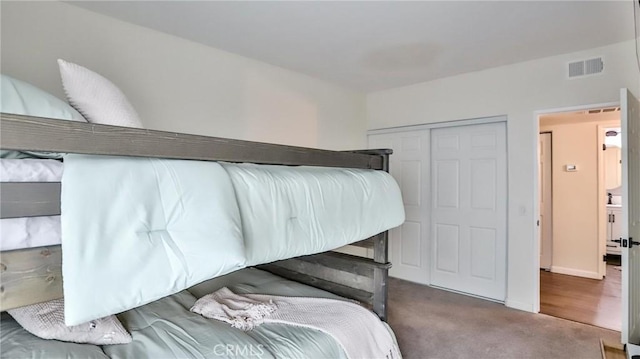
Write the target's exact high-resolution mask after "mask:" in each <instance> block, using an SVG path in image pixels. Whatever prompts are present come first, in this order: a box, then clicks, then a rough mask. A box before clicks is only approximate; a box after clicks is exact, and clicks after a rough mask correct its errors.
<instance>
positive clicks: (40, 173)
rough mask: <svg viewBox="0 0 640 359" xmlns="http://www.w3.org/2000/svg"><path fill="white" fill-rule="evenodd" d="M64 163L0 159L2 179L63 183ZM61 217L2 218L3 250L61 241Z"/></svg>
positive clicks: (0, 180)
mask: <svg viewBox="0 0 640 359" xmlns="http://www.w3.org/2000/svg"><path fill="white" fill-rule="evenodd" d="M62 171H63V164H62V162H60V161H56V160H44V159H0V182H60V180H61V179H62ZM60 238H61V237H60V216H50V217H23V218H4V219H0V250H2V251H8V250H14V249H21V248H32V247H41V246H49V245H56V244H60Z"/></svg>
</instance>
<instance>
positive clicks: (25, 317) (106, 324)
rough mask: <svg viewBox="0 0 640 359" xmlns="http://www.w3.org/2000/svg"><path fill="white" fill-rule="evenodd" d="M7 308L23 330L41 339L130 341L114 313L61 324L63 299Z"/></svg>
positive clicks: (121, 342)
mask: <svg viewBox="0 0 640 359" xmlns="http://www.w3.org/2000/svg"><path fill="white" fill-rule="evenodd" d="M8 312H9V314H11V316H12V317H13V318H14V319H15V320H16V321H17V322H18V323H19V324H20V325H21V326H22V327H23V328H24V329H25V330H26V331H28V332H30V333H31V334H33V335H35V336H37V337H40V338H42V339H56V340H61V341H65V342H74V343H89V344H96V345H105V344H125V343H131V334H129V332H127V330H126V329H124V327H123V326H122V324H121V323H120V321H119V320H118V318H116V316H115V315H110V316H108V317H104V318H100V319H96V320H92V321H90V322H87V323H84V324H80V325H74V326H71V327H68V326H66V325H64V300H63V299H55V300H52V301H49V302H44V303H38V304H33V305H28V306H26V307H21V308H16V309H11V310H8Z"/></svg>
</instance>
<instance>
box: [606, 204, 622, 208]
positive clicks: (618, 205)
mask: <svg viewBox="0 0 640 359" xmlns="http://www.w3.org/2000/svg"><path fill="white" fill-rule="evenodd" d="M620 207H622V205H621V204H608V205H607V208H620Z"/></svg>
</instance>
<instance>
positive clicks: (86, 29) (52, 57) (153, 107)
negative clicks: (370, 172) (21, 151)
mask: <svg viewBox="0 0 640 359" xmlns="http://www.w3.org/2000/svg"><path fill="white" fill-rule="evenodd" d="M1 32H2V34H1V40H2V43H1V45H2V51H1V53H2V54H1V63H0V64H1V66H2V67H1V70H2V72H3V73H5V74H8V75H10V76H13V77H16V78H19V79H22V80H25V81H27V82H30V83H33V84H34V85H36V86H38V87H41V88H43V89H44V90H46V91H49V92H51V93H53V94H55V95H57V96H58V97H60V98H64V95H63V92H62V87H61V84H60V76H59V74H58V69H57V64H56V59H57V58H63V59H65V60H68V61H71V62H75V63H78V64H80V65H83V66H85V67H88V68H89V69H92V70H94V71H96V72H98V73H100V74H102V75H104V76H105V77H107V78H109V79H110V80H111V81H113V82H114V83H115V84H116V85H117V86H119V87H120V88H121V89H122V90H123V92H124V93H125V94H126V95H127V97H128V98H129V99H130V101H131V102H132V103H133V105H134V107H135V108H136V109H137V110H138V112H139V113H140V116H141V117H142V121H143V123H144V125H145V126H146V127H147V128H153V129H160V130H169V131H179V132H187V133H197V134H204V135H212V136H221V137H231V138H241V139H247V140H254V141H264V142H273V143H283V144H290V145H301V146H309V147H319V148H328V149H356V148H364V147H365V146H366V142H365V139H366V137H365V132H366V118H365V102H364V101H365V98H364V95H362V94H359V93H356V92H353V91H350V90H346V89H343V88H340V87H338V86H335V85H332V84H329V83H327V82H324V81H320V80H317V79H314V78H311V77H309V76H305V75H302V74H299V73H295V72H292V71H288V70H284V69H282V68H278V67H275V66H271V65H268V64H265V63H261V62H258V61H255V60H251V59H248V58H245V57H241V56H238V55H234V54H230V53H227V52H224V51H220V50H217V49H214V48H211V47H207V46H204V45H200V44H197V43H194V42H190V41H187V40H183V39H180V38H177V37H174V36H170V35H167V34H164V33H160V32H157V31H154V30H150V29H146V28H143V27H140V26H136V25H131V24H128V23H125V22H122V21H118V20H115V19H112V18H109V17H105V16H102V15H99V14H96V13H93V12H90V11H87V10H84V9H80V8H77V7H75V6H72V5H69V4H66V3H60V2H7V1H2V2H1Z"/></svg>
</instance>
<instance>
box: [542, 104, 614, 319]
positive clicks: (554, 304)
mask: <svg viewBox="0 0 640 359" xmlns="http://www.w3.org/2000/svg"><path fill="white" fill-rule="evenodd" d="M539 125H540V127H539V128H540V135H539V141H538V143H539V148H538V153H539V178H538V181H539V205H540V228H539V235H540V270H541V272H540V312H541V313H543V314H548V315H552V316H556V317H561V318H565V319H570V320H574V321H578V322H582V323H586V324H591V325H596V326H601V327H604V328H608V329H613V330H618V331H619V330H620V328H621V272H620V267H619V265H620V263H619V256H618V257H617V258H616V253H615V252H616V251H615V248H612V247H611V244H610V243H609V244H608V243H607V240H608V239H611V238H609V237H610V233H611V226H612V224H613V223H612V218H613V216H612V215H611V210H612V209H615V208H614V207H615V206H616V204H617V205H618V206H619V201H620V198H621V197H620V196H619V195H620V194H619V193H618V192H619V188H620V185H621V183H620V182H619V181H620V178H621V176H620V175H619V174H618V172H617V169H618V168H620V166H621V165H620V159H619V158H620V157H619V153H620V145H618V146H615V145H614V144H613V141H612V139H610V138H613V137H615V135H618V133H619V131H615V129H616V128H619V126H620V110H619V107H617V106H608V107H604V108H594V109H588V110H584V111H573V112H564V113H550V114H545V115H541V116H540V117H539ZM614 131H615V132H616V133H615V134H614V133H613V132H614ZM607 132H609V136H607V135H606V134H607ZM609 202H611V203H609ZM607 245H609V246H610V247H607ZM607 249H609V251H607ZM618 253H619V252H618Z"/></svg>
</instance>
